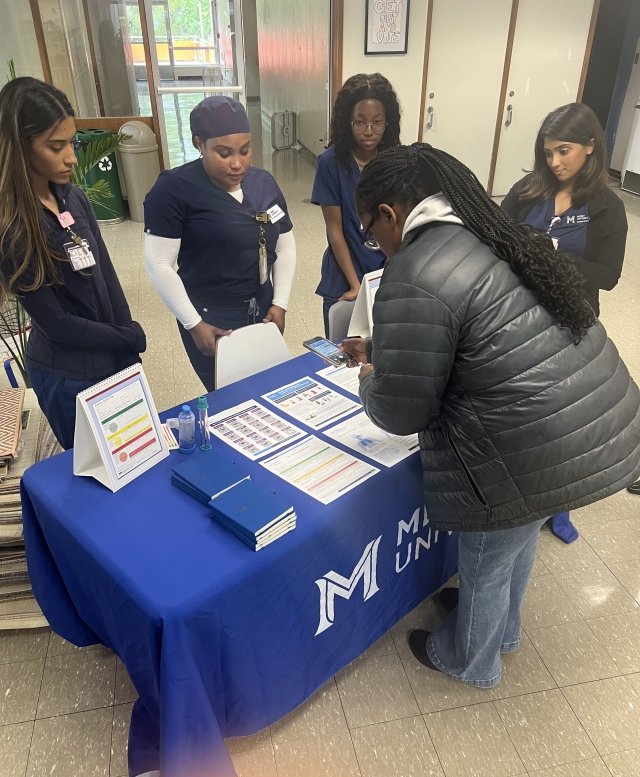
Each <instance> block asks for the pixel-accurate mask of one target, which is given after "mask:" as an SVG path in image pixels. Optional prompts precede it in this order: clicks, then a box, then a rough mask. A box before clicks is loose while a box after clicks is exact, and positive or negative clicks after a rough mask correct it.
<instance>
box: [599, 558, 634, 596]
mask: <svg viewBox="0 0 640 777" xmlns="http://www.w3.org/2000/svg"><path fill="white" fill-rule="evenodd" d="M607 566H608V567H609V569H610V570H611V572H612V573H613V574H614V575H615V576H616V577H617V578H618V580H619V581H620V582H621V583H622V585H623V586H624V587H625V588H626V589H627V591H629V593H630V594H631V596H633V598H634V599H635V600H636V602H638V603H640V564H639V563H638V561H637V559H634V560H633V561H612V562H609V564H608V565H607Z"/></svg>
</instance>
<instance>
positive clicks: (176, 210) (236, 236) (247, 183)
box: [144, 159, 293, 304]
mask: <svg viewBox="0 0 640 777" xmlns="http://www.w3.org/2000/svg"><path fill="white" fill-rule="evenodd" d="M242 191H243V193H244V201H243V202H242V203H240V202H238V201H237V200H236V199H235V198H234V197H233V196H232V195H231V194H229V193H228V192H226V191H224V190H223V189H221V188H220V187H219V186H216V184H215V183H213V181H212V180H211V179H210V178H209V176H208V174H207V172H206V170H205V169H204V167H203V164H202V160H200V159H196V160H195V161H193V162H188V163H187V164H185V165H182V166H180V167H176V168H174V169H173V170H166V171H165V172H163V173H161V174H160V176H159V178H158V180H157V181H156V183H155V184H154V186H153V188H152V189H151V191H150V192H149V193H148V194H147V196H146V198H145V201H144V218H145V231H146V232H148V233H149V234H152V235H158V236H159V237H167V238H174V239H175V238H180V240H181V243H180V253H179V254H178V275H179V276H180V278H182V281H183V283H184V285H185V288H186V290H187V294H188V295H189V298H190V299H191V300H192V301H194V300H198V301H202V302H209V303H211V304H234V303H236V302H241V301H245V300H248V299H250V298H251V297H258V296H259V293H260V276H259V267H258V237H259V223H258V222H257V221H256V212H258V211H266V210H269V209H270V208H271V207H273V206H274V205H278V206H279V207H280V209H281V210H282V211H283V213H284V215H283V216H282V217H281V218H280V219H279V220H278V221H276V222H275V223H272V222H271V221H269V222H268V223H266V224H264V228H265V238H266V248H267V263H268V265H269V268H271V266H272V265H273V263H274V262H275V260H276V251H275V248H276V243H277V242H278V237H279V236H280V234H281V233H284V232H289V231H290V230H291V229H292V228H293V225H292V223H291V219H290V218H289V214H288V212H287V203H286V201H285V198H284V195H283V194H282V192H281V191H280V188H279V187H278V184H277V183H276V182H275V180H274V178H273V176H272V175H271V174H270V173H268V172H267V171H266V170H262V169H261V168H258V167H250V168H249V170H248V171H247V174H246V175H245V177H244V180H243V181H242Z"/></svg>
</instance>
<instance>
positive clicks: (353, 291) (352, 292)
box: [340, 286, 360, 302]
mask: <svg viewBox="0 0 640 777" xmlns="http://www.w3.org/2000/svg"><path fill="white" fill-rule="evenodd" d="M359 291H360V286H358V287H357V288H354V287H353V286H352V287H351V288H350V289H349V291H345V293H344V294H343V295H342V296H341V297H340V299H344V300H346V301H347V302H353V300H354V299H355V298H356V297H357V296H358V292H359Z"/></svg>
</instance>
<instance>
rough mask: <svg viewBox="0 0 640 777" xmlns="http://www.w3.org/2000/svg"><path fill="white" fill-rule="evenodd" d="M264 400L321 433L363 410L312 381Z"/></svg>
mask: <svg viewBox="0 0 640 777" xmlns="http://www.w3.org/2000/svg"><path fill="white" fill-rule="evenodd" d="M262 398H263V399H266V400H267V402H271V404H273V405H275V406H276V407H277V408H278V409H279V410H281V411H282V412H284V413H287V414H288V415H290V416H292V417H293V418H295V419H296V421H301V422H302V423H304V424H306V425H307V426H310V427H311V428H312V429H322V427H323V426H327V425H328V424H331V423H334V422H335V421H338V420H340V419H341V418H344V417H345V416H347V415H349V414H350V413H353V412H354V411H355V410H357V409H358V408H359V407H360V405H359V404H358V403H357V402H354V401H353V400H352V399H348V398H347V397H344V396H342V394H338V392H337V391H334V390H333V389H332V388H329V387H328V386H325V385H324V384H322V383H318V381H317V380H315V379H314V378H309V377H305V378H300V379H299V380H296V381H294V382H293V383H289V384H287V385H286V386H282V387H281V388H279V389H276V390H275V391H270V392H269V393H268V394H263V395H262Z"/></svg>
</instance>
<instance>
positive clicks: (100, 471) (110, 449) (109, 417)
mask: <svg viewBox="0 0 640 777" xmlns="http://www.w3.org/2000/svg"><path fill="white" fill-rule="evenodd" d="M168 454H169V449H168V446H167V441H166V439H165V436H164V432H163V431H162V425H161V423H160V419H159V418H158V412H157V410H156V407H155V404H154V402H153V397H152V396H151V391H150V389H149V384H148V382H147V379H146V376H145V374H144V371H143V370H142V367H141V366H140V365H139V364H134V365H132V366H131V367H127V369H125V370H122V371H121V372H118V373H117V374H116V375H112V376H111V377H109V378H106V379H105V380H103V381H101V382H100V383H97V384H96V385H95V386H91V387H90V388H88V389H85V390H84V391H81V392H80V393H79V394H78V395H77V397H76V428H75V436H74V446H73V472H74V474H75V475H90V476H92V477H95V478H96V479H97V480H99V481H100V482H101V483H104V485H106V486H108V487H109V488H110V489H111V490H112V491H117V490H118V489H119V488H122V486H124V485H125V484H126V483H129V482H130V481H131V480H133V479H134V478H135V477H137V476H138V475H140V474H142V473H143V472H145V471H146V470H147V469H149V468H150V467H152V466H153V465H154V464H155V463H157V462H158V461H159V460H160V459H162V458H164V457H165V456H168Z"/></svg>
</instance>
